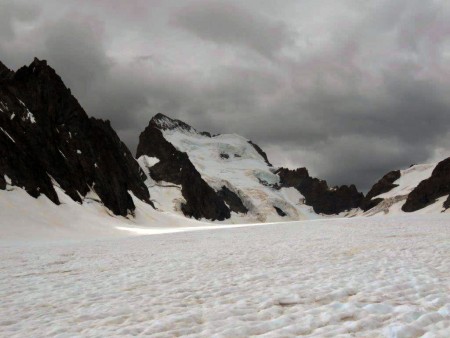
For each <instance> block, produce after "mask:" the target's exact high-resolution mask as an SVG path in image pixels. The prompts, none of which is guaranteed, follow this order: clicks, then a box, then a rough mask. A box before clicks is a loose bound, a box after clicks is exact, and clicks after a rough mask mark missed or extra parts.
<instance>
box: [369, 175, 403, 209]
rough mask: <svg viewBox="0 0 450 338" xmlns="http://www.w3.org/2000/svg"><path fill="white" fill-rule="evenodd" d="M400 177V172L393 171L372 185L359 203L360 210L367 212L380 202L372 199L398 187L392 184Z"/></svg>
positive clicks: (377, 199)
mask: <svg viewBox="0 0 450 338" xmlns="http://www.w3.org/2000/svg"><path fill="white" fill-rule="evenodd" d="M400 175H401V174H400V170H394V171H391V172H389V173H387V174H386V175H384V176H383V177H382V178H381V179H380V180H379V181H378V182H377V183H375V184H374V185H373V187H372V188H371V189H370V190H369V192H368V193H367V195H366V196H365V197H364V199H363V201H362V203H361V209H362V210H364V211H367V210H369V209H372V208H373V207H375V206H377V205H378V204H379V203H380V202H382V201H383V199H382V198H375V199H374V197H375V196H378V195H381V194H384V193H386V192H388V191H391V190H392V189H393V188H395V187H398V185H397V184H394V182H395V181H397V180H398V179H399V178H400Z"/></svg>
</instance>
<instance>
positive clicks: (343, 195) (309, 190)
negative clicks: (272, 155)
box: [275, 168, 364, 215]
mask: <svg viewBox="0 0 450 338" xmlns="http://www.w3.org/2000/svg"><path fill="white" fill-rule="evenodd" d="M275 173H276V174H278V176H279V177H280V185H281V187H294V188H296V189H297V190H298V191H299V192H300V193H301V194H302V195H303V196H304V197H305V204H307V205H310V206H312V207H313V209H314V211H315V212H316V213H320V214H326V215H332V214H338V213H340V212H343V211H348V210H350V209H353V208H358V207H359V206H360V205H361V202H362V199H363V197H364V195H363V194H362V193H360V192H358V190H357V189H356V187H355V186H354V185H353V184H352V185H350V186H347V185H343V186H340V187H333V188H329V187H328V184H327V182H326V181H323V180H319V179H317V178H313V177H310V176H309V173H308V170H307V169H306V168H299V169H296V170H290V169H286V168H280V169H278V170H277V171H276V172H275Z"/></svg>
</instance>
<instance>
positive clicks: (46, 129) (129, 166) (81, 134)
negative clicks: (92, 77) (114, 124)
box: [0, 59, 150, 215]
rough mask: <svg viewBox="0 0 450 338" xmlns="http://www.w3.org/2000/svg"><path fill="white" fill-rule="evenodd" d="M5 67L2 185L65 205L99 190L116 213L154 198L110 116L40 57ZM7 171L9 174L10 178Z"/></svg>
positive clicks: (0, 95)
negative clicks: (62, 198) (86, 104)
mask: <svg viewBox="0 0 450 338" xmlns="http://www.w3.org/2000/svg"><path fill="white" fill-rule="evenodd" d="M4 68H6V67H4V66H3V65H2V66H0V127H1V129H0V188H1V189H4V188H5V186H6V180H10V181H11V184H12V185H15V186H19V187H23V188H24V189H25V190H26V191H27V192H28V193H29V194H30V195H31V196H33V197H38V196H39V195H41V194H44V195H46V196H47V197H48V198H49V199H50V200H52V201H53V202H54V203H56V204H59V199H58V195H57V193H56V191H55V188H54V185H57V186H59V187H60V188H61V189H62V190H63V191H64V192H65V193H66V194H67V195H68V196H70V197H71V198H72V199H73V200H74V201H77V202H80V203H82V202H83V199H84V196H86V194H87V193H88V192H90V191H94V192H95V193H96V194H97V195H98V196H99V198H100V200H101V201H102V203H103V204H104V205H105V206H106V207H107V208H109V209H110V210H111V211H112V212H113V213H114V214H116V215H127V214H128V213H130V212H132V211H133V210H134V208H135V206H134V203H133V200H132V197H131V195H130V194H129V191H131V192H132V193H133V194H134V195H135V196H136V197H138V198H139V199H141V200H143V201H145V202H147V203H150V200H149V193H148V190H147V188H146V186H145V184H144V183H143V182H144V179H145V175H144V174H143V173H142V171H141V170H140V168H139V166H138V164H137V162H136V160H135V159H134V158H133V156H132V154H131V153H130V151H129V150H128V149H127V147H126V146H125V145H124V144H123V143H122V142H121V141H120V139H119V137H118V136H117V134H116V133H115V131H114V130H113V129H112V128H111V125H110V123H109V122H108V121H102V120H98V119H94V118H89V117H88V116H87V114H86V113H85V111H84V110H83V108H82V107H81V106H80V104H79V103H78V101H77V100H76V99H75V97H74V96H73V95H72V94H71V92H70V89H68V88H67V87H66V86H65V85H64V83H63V81H62V80H61V78H60V77H59V76H58V75H57V74H56V72H55V71H54V70H53V69H52V68H51V67H49V66H48V65H47V63H46V61H40V60H38V59H35V60H34V61H33V62H32V63H31V64H30V65H29V66H25V67H22V68H20V69H19V70H18V71H17V72H15V73H14V72H11V71H9V70H5V69H4ZM5 175H6V176H5Z"/></svg>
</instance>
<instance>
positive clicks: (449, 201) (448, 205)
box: [444, 195, 450, 209]
mask: <svg viewBox="0 0 450 338" xmlns="http://www.w3.org/2000/svg"><path fill="white" fill-rule="evenodd" d="M444 208H445V209H450V195H448V197H447V200H446V201H445V202H444Z"/></svg>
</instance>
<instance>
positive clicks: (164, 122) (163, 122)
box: [150, 113, 197, 133]
mask: <svg viewBox="0 0 450 338" xmlns="http://www.w3.org/2000/svg"><path fill="white" fill-rule="evenodd" d="M150 124H151V125H152V126H154V127H156V128H158V129H160V130H174V129H178V130H183V131H188V132H193V133H197V131H196V130H195V129H194V128H193V127H191V126H190V125H188V124H187V123H184V122H183V121H180V120H177V119H173V118H170V117H168V116H166V115H164V114H162V113H158V114H156V115H155V116H153V117H152V119H151V120H150Z"/></svg>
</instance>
